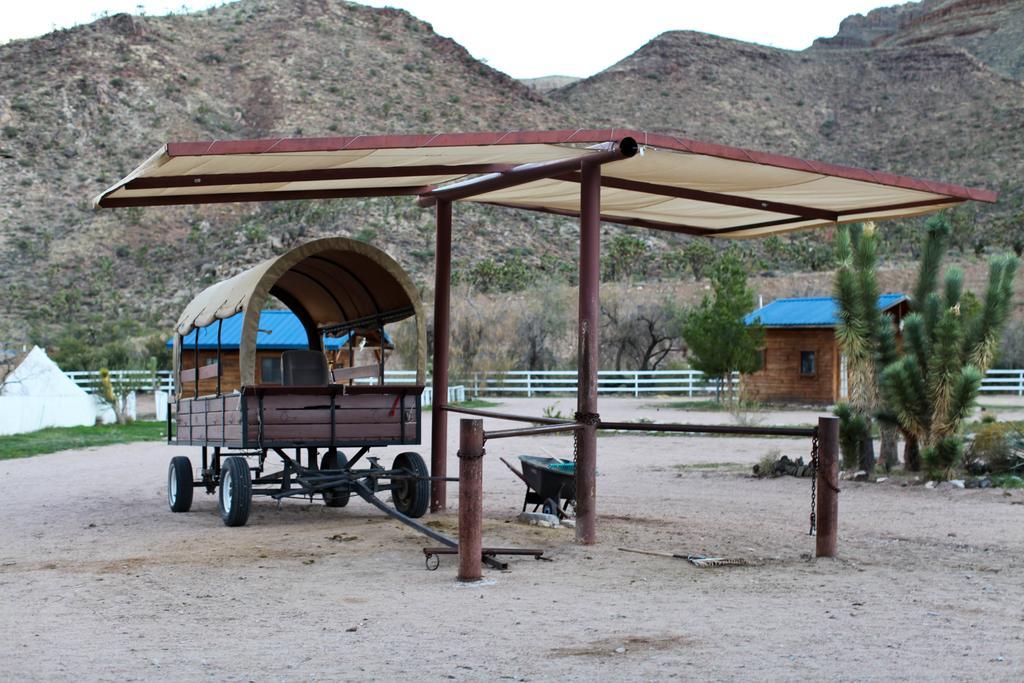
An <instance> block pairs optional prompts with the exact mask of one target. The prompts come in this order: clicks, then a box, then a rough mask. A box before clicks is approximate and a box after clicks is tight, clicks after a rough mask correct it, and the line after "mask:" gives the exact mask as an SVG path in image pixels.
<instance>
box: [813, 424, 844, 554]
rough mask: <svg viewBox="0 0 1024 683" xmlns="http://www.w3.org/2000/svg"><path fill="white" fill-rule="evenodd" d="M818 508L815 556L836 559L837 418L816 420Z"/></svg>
mask: <svg viewBox="0 0 1024 683" xmlns="http://www.w3.org/2000/svg"><path fill="white" fill-rule="evenodd" d="M815 476H816V477H817V478H818V481H817V492H818V509H817V510H816V511H815V516H816V521H817V527H818V529H817V538H816V539H815V548H814V555H815V557H835V556H836V536H837V534H838V531H839V487H838V486H837V484H838V483H839V418H837V417H819V418H818V472H817V474H816V475H815Z"/></svg>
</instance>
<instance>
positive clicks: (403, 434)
mask: <svg viewBox="0 0 1024 683" xmlns="http://www.w3.org/2000/svg"><path fill="white" fill-rule="evenodd" d="M422 393H423V386H422V385H411V384H410V385H407V384H386V385H342V384H332V385H329V386H323V387H295V386H287V387H284V386H277V385H255V386H243V387H242V388H241V390H240V391H238V392H234V393H230V394H222V395H220V396H199V397H196V398H186V397H182V398H181V399H180V401H179V403H178V410H177V415H176V416H175V425H176V427H177V429H176V442H177V443H178V444H180V445H193V446H214V447H218V446H219V447H225V448H239V449H250V448H251V449H261V450H262V449H266V448H275V447H296V446H301V447H310V448H333V447H347V446H360V447H361V446H389V445H402V444H418V443H419V442H420V417H421V404H420V397H421V394H422Z"/></svg>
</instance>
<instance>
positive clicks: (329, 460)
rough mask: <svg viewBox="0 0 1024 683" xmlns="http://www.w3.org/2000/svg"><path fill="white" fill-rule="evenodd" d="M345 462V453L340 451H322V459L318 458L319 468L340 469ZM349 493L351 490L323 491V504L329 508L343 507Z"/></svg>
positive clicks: (346, 460)
mask: <svg viewBox="0 0 1024 683" xmlns="http://www.w3.org/2000/svg"><path fill="white" fill-rule="evenodd" d="M347 464H348V459H347V458H345V454H344V453H342V452H341V451H327V452H326V453H324V457H323V459H322V460H320V469H321V470H340V469H342V468H343V467H345V465H347ZM351 495H352V492H351V491H344V492H342V491H336V492H335V491H325V492H324V505H326V506H327V507H329V508H343V507H345V506H346V505H348V499H349V496H351Z"/></svg>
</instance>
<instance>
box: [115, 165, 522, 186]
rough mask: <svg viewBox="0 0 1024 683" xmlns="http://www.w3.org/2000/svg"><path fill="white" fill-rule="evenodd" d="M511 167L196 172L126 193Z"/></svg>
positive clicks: (139, 181) (146, 181)
mask: <svg viewBox="0 0 1024 683" xmlns="http://www.w3.org/2000/svg"><path fill="white" fill-rule="evenodd" d="M511 168H512V165H511V164H454V165H450V166H446V165H442V164H433V165H424V166H363V167H358V168H320V169H307V170H303V171H260V172H253V173H195V174H192V175H171V176H156V177H150V178H135V179H133V180H129V181H128V182H127V183H125V185H124V189H125V190H155V189H161V188H169V187H211V186H218V185H258V184H261V183H302V182H316V181H323V180H364V179H368V178H406V177H414V176H432V175H441V176H443V175H453V176H461V175H472V174H476V173H504V172H505V171H508V170H510V169H511Z"/></svg>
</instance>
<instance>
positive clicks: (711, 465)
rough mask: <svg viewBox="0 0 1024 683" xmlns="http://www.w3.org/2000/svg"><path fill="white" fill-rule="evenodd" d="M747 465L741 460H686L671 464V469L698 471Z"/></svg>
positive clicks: (740, 467)
mask: <svg viewBox="0 0 1024 683" xmlns="http://www.w3.org/2000/svg"><path fill="white" fill-rule="evenodd" d="M747 468H748V465H744V464H743V463H741V462H687V463H680V464H678V465H672V469H675V470H679V471H681V472H700V471H702V470H746V469H747Z"/></svg>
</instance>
